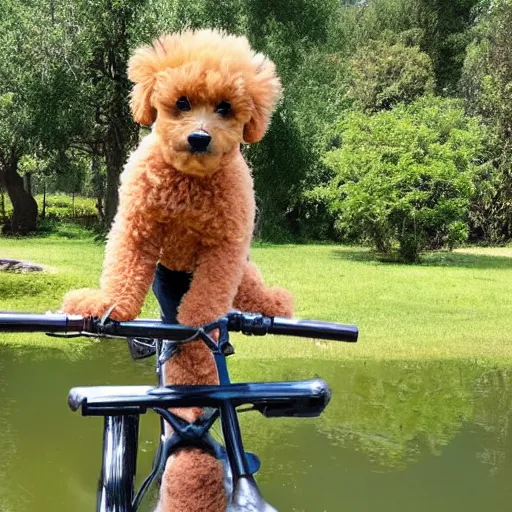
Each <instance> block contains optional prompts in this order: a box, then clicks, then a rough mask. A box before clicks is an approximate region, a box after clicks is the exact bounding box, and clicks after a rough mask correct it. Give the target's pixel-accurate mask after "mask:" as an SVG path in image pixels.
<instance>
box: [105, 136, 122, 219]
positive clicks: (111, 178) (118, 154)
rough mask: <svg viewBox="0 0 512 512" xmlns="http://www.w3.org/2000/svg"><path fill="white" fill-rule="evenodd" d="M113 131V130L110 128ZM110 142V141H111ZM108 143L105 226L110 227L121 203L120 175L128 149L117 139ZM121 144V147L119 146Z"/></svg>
mask: <svg viewBox="0 0 512 512" xmlns="http://www.w3.org/2000/svg"><path fill="white" fill-rule="evenodd" d="M110 131H113V130H110ZM109 142H110V143H109ZM109 142H107V144H106V148H105V150H106V163H107V189H106V194H105V226H106V227H107V229H108V228H110V225H111V224H112V221H113V220H114V216H115V214H116V211H117V205H118V203H119V191H118V188H119V176H120V175H121V171H122V168H123V164H124V157H125V152H126V150H125V149H124V148H123V147H122V146H121V145H120V144H118V143H117V142H116V141H112V140H111V141H109ZM119 146H121V147H119Z"/></svg>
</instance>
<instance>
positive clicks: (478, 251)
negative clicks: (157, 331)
mask: <svg viewBox="0 0 512 512" xmlns="http://www.w3.org/2000/svg"><path fill="white" fill-rule="evenodd" d="M0 256H3V257H8V258H20V259H29V260H32V261H34V262H37V263H42V264H44V265H47V266H48V267H49V268H50V269H51V270H50V271H49V272H47V273H44V274H30V275H29V274H6V273H3V274H0V309H4V310H17V311H35V312H44V311H46V310H57V309H58V308H59V304H60V301H61V298H62V296H63V295H64V293H65V292H66V291H68V290H69V289H72V288H77V287H83V286H92V287H94V286H97V283H98V277H99V274H100V272H101V265H102V260H103V245H102V244H99V243H97V242H95V241H94V239H93V236H92V235H88V234H87V232H86V231H84V230H83V229H80V228H76V227H72V226H69V225H68V226H66V225H62V226H60V228H59V232H57V233H54V234H50V235H48V234H47V235H45V236H44V237H33V238H21V239H8V238H0ZM252 258H253V260H254V261H255V262H256V263H257V264H258V265H259V266H260V267H261V269H262V271H263V274H264V276H265V279H266V282H267V283H269V284H281V285H283V286H286V287H288V288H289V289H290V290H291V291H292V292H293V293H294V295H295V298H296V316H297V317H302V318H315V319H322V320H330V321H336V322H343V323H355V324H357V325H358V326H359V328H360V339H359V343H358V344H356V345H353V344H351V345H348V344H338V343H334V342H327V343H324V342H311V341H310V340H295V339H290V338H279V339H278V338H268V339H261V338H244V339H243V340H242V339H241V338H235V342H236V345H237V353H238V357H239V358H240V357H242V358H255V357H258V358H262V359H263V358H265V359H270V360H272V359H276V358H279V357H287V358H304V357H308V358H309V357H314V358H324V359H350V358H364V359H374V360H425V359H430V360H435V359H462V358H464V359H471V360H474V361H482V362H483V361H489V362H496V363H510V362H512V248H511V247H508V248H492V249H491V248H466V249H461V250H458V251H455V252H453V253H443V252H440V253H433V254H430V255H428V256H427V257H426V258H425V261H424V263H423V264H421V265H401V264H396V263H383V262H379V261H378V260H376V259H375V258H374V257H373V255H372V254H371V253H370V252H369V251H367V250H365V249H363V248H360V247H346V246H335V245H305V246H297V245H284V246H283V245H280V246H272V245H263V244H261V245H259V244H255V246H254V247H253V249H252ZM157 314H158V307H157V305H156V302H155V300H154V299H153V297H152V296H148V299H147V301H146V304H145V306H144V310H143V313H142V315H143V316H146V317H149V316H157ZM1 342H3V343H14V344H45V345H52V346H58V347H59V348H62V347H63V346H64V342H57V344H56V342H55V341H54V340H52V339H48V338H44V337H41V336H40V335H4V336H2V338H1V340H0V343H1ZM66 343H69V342H66ZM74 343H75V345H76V344H77V342H74ZM82 343H90V342H88V341H85V342H82Z"/></svg>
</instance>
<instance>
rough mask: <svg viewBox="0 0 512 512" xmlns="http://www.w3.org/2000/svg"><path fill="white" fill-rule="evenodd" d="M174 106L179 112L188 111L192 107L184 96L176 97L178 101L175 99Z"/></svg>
mask: <svg viewBox="0 0 512 512" xmlns="http://www.w3.org/2000/svg"><path fill="white" fill-rule="evenodd" d="M176 108H177V109H178V110H180V111H181V112H188V111H189V110H190V109H191V108H192V107H191V106H190V101H188V98H187V97H186V96H182V97H181V98H178V101H176Z"/></svg>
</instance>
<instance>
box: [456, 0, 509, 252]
mask: <svg viewBox="0 0 512 512" xmlns="http://www.w3.org/2000/svg"><path fill="white" fill-rule="evenodd" d="M511 31H512V2H511V1H510V0H496V1H493V2H491V3H490V4H489V6H488V8H487V9H485V8H483V9H482V12H481V14H480V17H479V18H478V23H477V26H476V28H475V32H474V40H473V41H472V43H471V44H470V46H469V47H468V51H467V55H466V60H465V62H464V70H463V75H462V79H461V90H462V92H463V94H464V96H465V98H466V100H467V102H466V106H467V109H468V111H469V112H470V113H473V114H478V115H480V116H481V117H482V119H483V120H484V122H485V123H486V124H487V125H488V126H489V127H490V128H491V133H492V135H493V139H494V147H495V150H494V161H493V164H492V165H488V166H487V167H486V168H485V169H483V170H482V174H481V179H480V180H479V182H478V188H477V195H476V198H475V201H474V202H473V206H472V212H471V213H472V221H473V224H474V228H475V230H476V231H477V233H478V234H479V235H480V238H483V239H484V240H485V241H486V242H490V243H499V242H503V241H506V240H510V239H511V238H512V48H511V45H510V33H511Z"/></svg>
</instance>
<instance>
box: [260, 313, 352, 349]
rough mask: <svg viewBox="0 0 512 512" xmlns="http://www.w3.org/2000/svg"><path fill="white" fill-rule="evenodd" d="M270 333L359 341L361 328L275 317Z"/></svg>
mask: <svg viewBox="0 0 512 512" xmlns="http://www.w3.org/2000/svg"><path fill="white" fill-rule="evenodd" d="M268 333H269V334H285V335H288V336H299V337H303V338H318V339H323V340H333V341H348V342H351V343H354V342H356V341H357V337H358V335H359V330H358V328H357V326H355V325H341V324H335V323H333V322H320V321H317V320H296V319H293V318H281V317H274V318H273V320H272V324H271V326H270V327H269V329H268Z"/></svg>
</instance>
